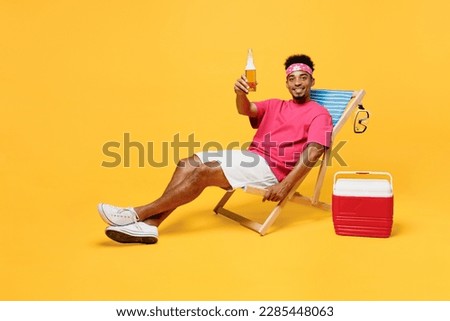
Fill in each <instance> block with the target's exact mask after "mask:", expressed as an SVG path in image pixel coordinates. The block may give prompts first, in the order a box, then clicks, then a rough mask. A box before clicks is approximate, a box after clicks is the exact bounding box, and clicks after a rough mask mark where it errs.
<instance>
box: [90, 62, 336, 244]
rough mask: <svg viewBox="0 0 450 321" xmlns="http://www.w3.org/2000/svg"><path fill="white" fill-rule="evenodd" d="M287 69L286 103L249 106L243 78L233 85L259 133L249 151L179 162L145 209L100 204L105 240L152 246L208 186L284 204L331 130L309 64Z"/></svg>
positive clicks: (238, 101) (288, 65)
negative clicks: (256, 190) (260, 190)
mask: <svg viewBox="0 0 450 321" xmlns="http://www.w3.org/2000/svg"><path fill="white" fill-rule="evenodd" d="M285 70H286V87H287V89H288V90H289V92H290V94H291V95H292V99H291V100H289V101H285V100H280V99H269V100H266V101H261V102H250V101H249V99H248V97H247V94H248V92H249V91H248V88H249V86H248V84H247V81H246V78H245V76H241V78H239V79H238V80H237V81H236V83H235V85H234V91H235V93H236V107H237V110H238V112H239V114H241V115H245V116H248V117H249V119H250V123H251V125H252V127H253V128H255V129H257V131H256V134H255V136H254V138H253V141H252V143H251V145H250V147H249V148H248V150H246V151H242V150H227V151H223V152H199V153H196V154H194V155H193V156H191V157H189V158H186V159H183V160H181V161H180V162H179V163H178V165H177V168H176V170H175V172H174V174H173V176H172V179H171V180H170V182H169V184H168V185H167V187H166V189H165V191H164V193H163V194H162V196H161V197H160V198H158V199H157V200H155V201H153V202H151V203H149V204H147V205H143V206H138V207H134V208H131V207H128V208H120V207H116V206H112V205H107V204H99V205H98V211H99V213H100V215H101V217H102V219H103V220H104V221H105V222H106V223H107V224H109V225H110V226H109V227H107V228H106V235H107V236H108V237H110V238H111V239H113V240H115V241H117V242H121V243H146V244H151V243H156V242H157V241H158V226H159V225H160V224H161V223H162V222H163V221H164V219H166V218H167V217H168V216H169V215H170V213H172V212H173V211H174V210H175V209H176V208H177V207H179V206H180V205H183V204H186V203H188V202H191V201H192V200H194V199H195V198H197V197H198V196H199V195H200V194H201V192H202V191H203V190H204V189H205V188H206V187H208V186H218V187H220V188H223V189H226V190H230V189H235V188H239V187H244V186H246V185H247V184H252V185H259V186H263V187H265V188H266V189H267V192H266V193H265V195H264V198H263V201H266V200H268V201H274V202H276V201H280V200H281V199H283V198H284V197H285V196H286V195H287V194H288V192H289V190H290V189H291V188H292V186H293V185H294V184H295V182H296V181H298V179H299V178H301V177H303V176H305V175H307V173H308V172H309V170H310V169H311V168H312V167H313V166H314V164H315V163H316V162H317V160H318V159H319V158H320V156H321V155H322V154H323V152H324V150H325V148H327V147H329V146H330V137H331V132H332V129H333V127H332V123H331V116H330V114H329V113H328V111H327V110H326V109H325V108H324V107H322V106H320V105H319V104H318V103H316V102H314V101H311V98H310V91H311V87H312V86H313V85H314V81H315V80H314V77H313V71H314V63H313V62H312V61H311V59H310V58H309V57H308V56H306V55H294V56H291V57H289V58H287V60H286V61H285Z"/></svg>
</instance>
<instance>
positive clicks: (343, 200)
mask: <svg viewBox="0 0 450 321" xmlns="http://www.w3.org/2000/svg"><path fill="white" fill-rule="evenodd" d="M344 176H345V178H344ZM350 177H351V178H350ZM380 177H381V178H380ZM386 178H387V179H386ZM332 212H333V224H334V230H335V232H336V234H338V235H347V236H366V237H389V236H390V235H391V231H392V223H393V217H394V195H393V186H392V176H391V174H389V173H386V172H347V171H346V172H337V173H336V174H335V175H334V185H333V198H332Z"/></svg>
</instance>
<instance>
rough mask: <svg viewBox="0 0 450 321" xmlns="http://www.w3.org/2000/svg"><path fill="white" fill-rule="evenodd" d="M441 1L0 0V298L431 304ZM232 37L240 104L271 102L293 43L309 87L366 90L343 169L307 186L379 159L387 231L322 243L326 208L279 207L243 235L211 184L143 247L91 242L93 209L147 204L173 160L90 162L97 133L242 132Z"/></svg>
mask: <svg viewBox="0 0 450 321" xmlns="http://www.w3.org/2000/svg"><path fill="white" fill-rule="evenodd" d="M449 12H450V5H449V2H448V1H444V0H441V1H438V0H430V1H421V0H410V1H390V0H389V1H388V0H380V1H350V0H344V1H332V0H322V1H317V0H316V1H313V0H308V1H305V0H301V1H298V0H297V1H237V0H232V1H211V0H208V1H207V0H203V1H200V0H197V1H194V0H192V1H181V0H178V1H143V0H142V1H114V0H108V1H104V0H99V1H85V0H83V1H56V0H54V1H49V0H43V1H26V0H23V1H6V0H2V1H0V108H1V118H0V119H1V125H0V177H1V185H0V186H1V187H0V191H1V193H0V200H1V202H0V205H1V206H0V221H1V224H0V244H1V256H0V260H1V264H0V284H1V287H0V299H2V300H449V299H450V279H449V276H448V271H449V270H450V254H449V253H450V252H449V250H448V246H449V242H450V218H449V206H448V196H447V186H448V181H449V179H450V176H449V171H448V165H447V160H446V159H447V157H448V155H449V145H448V138H449V134H448V127H449V120H448V117H449V109H448V108H449V91H448V90H447V86H448V80H447V77H448V75H449V73H450V70H449V64H448V57H450V44H449V41H448V32H449V31H450V28H449V27H450V24H449V19H448V13H449ZM248 48H253V51H254V56H255V64H256V67H257V70H258V82H259V86H258V91H257V92H256V93H253V94H251V99H254V100H260V99H266V98H272V97H279V98H289V95H288V92H287V90H286V88H285V87H284V75H283V63H284V60H285V58H286V57H287V56H289V55H291V54H293V53H306V54H309V55H311V57H312V58H313V60H314V61H315V63H316V73H315V76H316V87H317V88H335V89H360V88H362V89H365V90H366V92H367V95H366V97H365V99H364V104H365V106H366V108H368V109H369V110H370V111H371V113H372V117H371V120H370V125H369V129H368V131H367V132H366V133H365V134H363V135H355V134H353V132H352V128H351V127H352V125H351V124H350V123H348V124H347V126H345V128H344V129H343V130H342V132H341V133H340V135H339V136H338V140H340V141H347V143H346V145H345V146H344V147H343V148H342V150H341V154H340V155H341V156H342V157H343V158H344V159H345V161H346V163H347V165H348V166H341V165H340V164H338V163H336V162H335V163H333V166H332V167H331V168H330V169H329V171H328V173H327V177H326V182H325V186H324V189H323V194H322V195H323V199H324V200H325V201H329V200H330V199H331V189H332V175H333V173H334V172H336V171H337V170H361V169H364V170H384V171H389V172H391V173H392V174H393V176H394V194H395V212H394V228H393V234H392V237H390V238H388V239H373V238H358V237H342V236H337V235H335V233H334V230H333V224H332V220H331V215H330V213H325V212H322V211H320V210H317V209H311V208H309V207H304V206H301V205H296V204H289V205H288V206H287V207H286V209H285V211H284V213H283V214H282V216H281V217H280V218H279V220H278V221H277V222H276V223H275V225H274V226H273V228H272V230H271V233H270V234H268V235H267V236H265V237H260V236H258V235H257V234H256V233H253V232H251V231H249V230H247V229H245V228H243V227H241V226H239V225H237V224H236V223H234V222H231V221H229V220H227V219H226V218H223V217H218V216H215V215H213V213H212V208H213V206H214V205H215V203H216V202H217V200H218V199H219V198H220V197H221V195H222V193H223V192H222V191H221V190H219V189H213V188H212V189H209V190H207V191H205V193H204V194H202V195H201V196H200V198H199V199H198V200H197V201H196V202H194V203H191V204H189V205H186V206H184V207H182V208H180V209H179V210H178V211H177V212H175V213H174V214H173V215H172V216H171V217H169V219H168V220H167V221H166V222H165V223H164V225H162V226H161V228H160V241H159V243H158V244H157V245H155V246H144V245H122V244H116V243H114V242H112V241H110V240H109V239H108V238H107V237H106V236H105V235H104V228H105V224H104V223H103V222H102V221H101V219H100V218H99V216H98V214H97V212H96V204H97V203H98V202H106V203H113V204H116V205H122V206H126V205H141V204H143V203H145V202H148V201H151V200H153V199H154V198H156V197H158V196H159V195H160V193H161V191H162V189H163V188H164V187H165V184H166V183H167V181H168V179H169V178H170V176H171V173H172V171H173V169H174V164H173V163H171V164H170V166H167V167H163V168H155V167H151V166H149V165H146V166H144V167H141V168H140V167H139V166H138V164H137V161H136V155H134V156H135V158H134V160H133V161H132V164H131V166H130V167H129V168H125V167H124V166H119V167H116V168H105V167H102V166H101V164H102V162H103V161H111V158H108V157H106V156H105V155H104V154H103V153H102V146H103V145H104V144H105V143H107V142H111V141H116V142H122V143H123V135H124V133H130V135H131V139H132V140H133V141H138V142H141V143H146V142H154V144H155V146H156V147H155V148H156V149H158V148H160V146H161V144H162V142H164V141H165V142H171V141H172V140H173V137H174V135H176V134H177V133H179V135H180V138H181V139H182V140H187V138H188V135H190V134H192V133H194V134H195V139H196V140H197V141H199V142H201V143H202V144H204V143H206V142H209V141H216V142H218V143H220V144H222V145H223V146H226V145H227V144H228V143H229V142H232V141H238V142H246V141H248V140H249V139H251V137H252V134H253V130H252V129H251V128H250V126H249V123H248V120H247V119H245V118H244V117H241V116H239V115H238V114H237V113H236V111H235V106H234V92H233V83H234V81H235V79H237V78H238V77H239V75H240V74H241V73H242V72H243V68H244V65H245V57H246V51H247V49H248ZM134 152H135V151H134ZM181 154H182V155H181V156H182V157H184V156H187V151H186V150H185V149H184V150H182V153H181ZM157 155H158V154H157ZM158 156H161V155H160V154H159V155H158ZM157 159H158V158H157ZM312 182H313V180H312V179H309V180H308V181H306V182H305V184H304V186H303V190H306V193H307V192H308V189H311V187H312ZM268 205H272V204H263V205H261V202H260V199H258V198H255V197H254V196H247V195H244V194H242V197H241V198H238V199H236V200H235V201H234V203H233V204H232V206H234V208H235V209H239V210H244V211H246V212H248V213H252V214H253V215H258V214H257V213H258V212H260V211H261V210H264V211H265V210H266V209H267V207H268ZM267 210H268V209H267Z"/></svg>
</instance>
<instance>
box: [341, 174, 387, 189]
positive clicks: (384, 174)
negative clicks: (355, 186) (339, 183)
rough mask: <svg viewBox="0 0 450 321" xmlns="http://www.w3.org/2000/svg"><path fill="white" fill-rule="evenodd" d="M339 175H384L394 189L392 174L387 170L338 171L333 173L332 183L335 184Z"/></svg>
mask: <svg viewBox="0 0 450 321" xmlns="http://www.w3.org/2000/svg"><path fill="white" fill-rule="evenodd" d="M339 175H385V176H388V177H389V181H390V183H391V187H392V189H394V184H393V179H392V175H391V174H390V173H388V172H376V171H375V172H374V171H339V172H336V173H335V174H334V178H333V183H334V184H336V179H337V177H338V176H339Z"/></svg>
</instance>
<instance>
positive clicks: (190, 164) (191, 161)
mask: <svg viewBox="0 0 450 321" xmlns="http://www.w3.org/2000/svg"><path fill="white" fill-rule="evenodd" d="M201 164H202V162H201V161H200V158H198V156H197V155H193V156H191V157H187V158H183V159H180V160H179V161H178V164H177V167H180V168H197V167H199V166H200V165H201Z"/></svg>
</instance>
